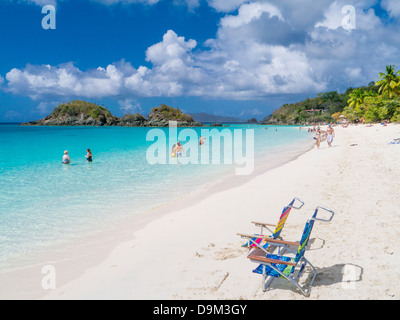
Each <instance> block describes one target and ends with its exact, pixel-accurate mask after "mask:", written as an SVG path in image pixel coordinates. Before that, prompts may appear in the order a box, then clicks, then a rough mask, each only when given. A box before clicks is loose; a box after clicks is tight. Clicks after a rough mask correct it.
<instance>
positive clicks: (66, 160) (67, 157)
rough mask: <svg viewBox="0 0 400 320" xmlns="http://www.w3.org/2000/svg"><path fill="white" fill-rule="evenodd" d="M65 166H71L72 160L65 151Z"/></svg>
mask: <svg viewBox="0 0 400 320" xmlns="http://www.w3.org/2000/svg"><path fill="white" fill-rule="evenodd" d="M62 163H63V164H70V163H71V158H70V157H69V155H68V150H65V151H64V156H63V161H62Z"/></svg>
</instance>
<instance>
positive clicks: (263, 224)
mask: <svg viewBox="0 0 400 320" xmlns="http://www.w3.org/2000/svg"><path fill="white" fill-rule="evenodd" d="M251 223H252V224H255V225H256V227H267V226H268V227H275V226H276V224H270V223H264V222H256V221H252V222H251Z"/></svg>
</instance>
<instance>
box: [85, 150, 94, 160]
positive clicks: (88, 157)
mask: <svg viewBox="0 0 400 320" xmlns="http://www.w3.org/2000/svg"><path fill="white" fill-rule="evenodd" d="M86 152H87V154H86V156H85V157H86V160H87V162H93V154H92V151H90V149H86Z"/></svg>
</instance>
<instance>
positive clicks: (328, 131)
mask: <svg viewBox="0 0 400 320" xmlns="http://www.w3.org/2000/svg"><path fill="white" fill-rule="evenodd" d="M334 137H335V130H333V128H332V125H331V124H330V125H329V126H328V129H326V142H328V147H329V148H330V147H332V142H333V138H334Z"/></svg>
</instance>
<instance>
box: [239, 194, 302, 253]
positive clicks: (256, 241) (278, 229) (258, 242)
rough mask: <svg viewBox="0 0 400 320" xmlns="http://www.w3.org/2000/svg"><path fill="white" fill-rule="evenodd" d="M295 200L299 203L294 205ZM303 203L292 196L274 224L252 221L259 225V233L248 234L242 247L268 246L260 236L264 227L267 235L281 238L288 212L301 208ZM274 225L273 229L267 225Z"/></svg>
mask: <svg viewBox="0 0 400 320" xmlns="http://www.w3.org/2000/svg"><path fill="white" fill-rule="evenodd" d="M295 202H300V205H298V206H295V205H294V204H295ZM303 205H304V202H303V201H301V200H300V199H298V198H293V200H292V201H291V202H290V203H289V204H288V205H287V206H286V207H284V208H283V210H282V213H281V215H280V217H279V220H278V223H277V224H276V226H275V225H272V224H269V223H262V222H254V221H253V222H252V223H253V224H254V225H255V226H256V227H261V231H260V234H255V235H254V236H249V241H248V242H247V243H246V244H244V245H243V247H248V248H249V249H254V248H256V247H258V246H262V247H265V248H267V247H268V242H267V241H266V240H265V239H264V238H262V236H263V235H264V229H267V230H268V231H269V233H270V235H269V236H268V237H270V238H272V239H281V233H282V230H283V227H284V226H285V223H286V220H287V218H288V217H289V213H290V211H291V210H292V208H294V209H301V208H302V207H303ZM273 226H275V230H274V231H272V230H271V229H269V228H268V227H273Z"/></svg>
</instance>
